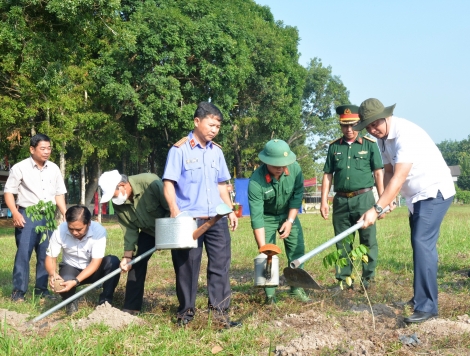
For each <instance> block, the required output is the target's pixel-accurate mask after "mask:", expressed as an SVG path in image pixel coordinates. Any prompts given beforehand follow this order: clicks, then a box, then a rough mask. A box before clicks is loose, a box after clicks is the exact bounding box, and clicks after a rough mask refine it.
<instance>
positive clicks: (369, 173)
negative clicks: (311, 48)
mask: <svg viewBox="0 0 470 356" xmlns="http://www.w3.org/2000/svg"><path fill="white" fill-rule="evenodd" d="M358 110H359V107H358V106H356V105H342V106H339V107H337V108H336V113H337V114H338V115H339V117H340V119H339V123H340V125H341V131H342V132H343V137H341V138H338V139H337V140H335V141H333V142H331V144H330V147H329V149H328V156H327V158H326V162H325V166H324V168H323V172H324V175H323V182H322V189H321V207H320V212H321V215H322V217H323V218H324V219H328V215H329V205H328V193H329V191H330V189H331V184H332V182H333V174H334V190H335V192H336V195H335V197H334V199H333V227H334V230H335V235H338V234H340V233H342V232H343V231H345V230H347V229H348V228H350V227H351V226H353V225H355V224H356V223H357V221H358V220H359V218H360V217H361V216H362V214H364V213H365V212H366V211H367V210H369V209H370V208H371V207H372V206H373V205H374V204H375V197H374V193H373V190H372V188H373V186H374V181H375V186H376V188H377V193H378V195H379V196H380V195H381V194H382V192H383V170H382V168H383V164H382V158H381V155H380V152H379V149H378V146H377V143H376V142H375V139H372V138H370V137H366V136H362V135H360V134H359V133H358V132H357V131H354V130H353V128H352V127H353V126H354V125H355V124H356V123H357V122H358V121H359V114H358ZM359 238H360V243H361V244H363V245H365V246H367V247H368V249H369V252H368V253H367V256H368V263H363V265H362V282H363V284H364V287H365V288H369V286H370V280H371V279H372V278H373V277H374V275H375V268H376V266H377V256H378V245H377V238H376V227H375V224H374V225H371V226H370V227H369V228H367V229H365V230H362V229H361V230H359ZM336 248H337V249H338V250H341V252H342V257H345V258H347V254H348V253H349V252H350V251H351V249H352V243H351V244H349V243H346V242H345V240H343V241H340V242H338V243H337V244H336ZM351 274H352V265H351V261H349V259H348V265H347V266H346V267H343V268H341V269H340V270H339V271H338V270H337V272H336V279H337V280H339V281H345V280H346V278H347V277H351ZM352 287H353V286H351V287H349V288H352Z"/></svg>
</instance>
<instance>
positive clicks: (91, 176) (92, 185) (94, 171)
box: [85, 159, 100, 204]
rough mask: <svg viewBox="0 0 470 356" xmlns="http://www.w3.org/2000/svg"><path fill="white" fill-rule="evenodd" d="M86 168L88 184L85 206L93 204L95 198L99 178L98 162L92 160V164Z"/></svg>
mask: <svg viewBox="0 0 470 356" xmlns="http://www.w3.org/2000/svg"><path fill="white" fill-rule="evenodd" d="M89 161H90V160H89ZM87 168H88V169H87V172H88V182H87V187H86V191H85V201H86V203H87V204H92V203H94V201H93V198H94V197H95V192H96V189H97V188H98V179H99V177H100V176H99V174H98V161H97V160H94V159H93V161H92V163H90V164H88V167H87Z"/></svg>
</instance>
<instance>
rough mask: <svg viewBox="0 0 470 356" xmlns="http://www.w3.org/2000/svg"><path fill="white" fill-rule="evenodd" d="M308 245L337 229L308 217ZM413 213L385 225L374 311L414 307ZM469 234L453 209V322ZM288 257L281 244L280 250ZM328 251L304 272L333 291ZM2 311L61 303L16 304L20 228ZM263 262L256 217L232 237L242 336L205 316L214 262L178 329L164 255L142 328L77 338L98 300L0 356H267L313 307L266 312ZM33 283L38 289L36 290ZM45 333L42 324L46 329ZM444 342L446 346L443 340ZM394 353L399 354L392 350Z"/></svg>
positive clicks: (463, 285)
mask: <svg viewBox="0 0 470 356" xmlns="http://www.w3.org/2000/svg"><path fill="white" fill-rule="evenodd" d="M300 220H301V222H302V225H303V229H304V236H305V238H306V252H308V251H310V250H312V249H313V248H315V247H317V246H319V245H320V244H322V243H323V242H325V241H327V240H328V239H330V238H332V237H333V235H334V234H333V228H332V224H331V221H325V220H323V219H322V218H321V217H320V216H319V215H317V214H303V215H300ZM407 222H408V219H407V210H406V208H399V209H397V210H395V211H394V212H393V213H392V214H388V215H387V218H386V219H384V220H381V221H380V222H379V225H378V238H379V256H380V260H379V264H378V268H377V277H376V281H377V283H376V284H377V287H378V288H377V290H376V291H375V292H374V293H373V294H372V295H371V299H372V302H373V303H390V302H392V301H397V300H407V299H409V298H410V297H411V295H412V280H413V265H412V254H411V246H410V241H409V229H408V225H407ZM105 226H106V227H107V229H108V233H109V240H108V249H107V251H108V253H112V254H115V255H117V256H119V257H120V256H122V232H121V229H120V228H119V227H118V226H117V225H116V224H105ZM469 231H470V206H461V205H456V206H452V207H451V209H450V211H449V213H448V214H447V216H446V219H445V221H444V223H443V225H442V229H441V237H440V239H439V244H438V249H439V261H440V262H439V264H440V265H439V276H438V278H439V286H440V301H441V304H440V315H441V316H443V317H449V318H452V317H455V316H457V315H462V314H465V313H469V312H470V308H469V303H468V301H467V299H468V291H469V286H470V284H469V282H468V279H467V278H466V277H464V276H461V275H459V274H456V273H455V272H457V271H459V270H463V269H468V268H469V267H470V266H469V264H470V248H469V247H468V237H467V234H468V232H469ZM278 245H280V246H281V248H282V250H283V251H284V247H283V245H282V243H279V242H278ZM332 248H334V247H330V248H329V249H327V250H326V251H324V252H322V253H320V254H319V255H318V256H315V257H313V258H312V259H310V260H309V261H307V262H306V263H305V269H306V270H307V271H308V272H309V273H310V274H312V276H314V278H315V280H316V281H317V282H319V283H320V284H321V285H323V286H325V287H331V286H333V285H334V284H335V279H334V269H333V268H329V269H325V268H324V267H323V265H322V258H323V256H324V255H326V254H327V253H329V252H331V251H332ZM0 249H1V251H2V253H1V254H0V266H1V268H0V308H3V309H8V310H10V311H16V312H19V313H27V314H29V315H30V316H31V318H33V317H35V316H37V315H39V314H41V313H43V312H45V311H46V310H48V309H49V308H51V307H52V306H53V305H54V302H49V301H47V302H44V301H39V300H33V299H31V295H30V293H28V295H27V297H28V298H27V301H26V302H25V303H19V304H15V303H12V302H11V301H10V299H9V297H10V294H11V288H12V287H11V273H12V266H13V260H14V256H15V251H16V246H15V241H14V233H13V229H5V228H0ZM257 255H258V251H257V248H256V243H255V242H254V238H253V234H252V231H251V228H250V221H249V218H246V217H245V218H242V219H240V227H239V229H238V230H237V231H236V232H234V233H232V265H231V285H232V291H233V295H232V303H231V305H232V308H231V314H232V318H233V319H235V320H238V319H241V320H242V321H243V327H242V328H239V329H231V330H225V331H220V330H217V329H215V328H214V327H212V325H211V320H210V317H209V316H208V314H207V313H206V311H205V309H206V306H207V295H206V277H205V275H206V273H205V268H206V263H207V260H206V258H205V257H204V258H203V264H202V268H201V273H200V288H199V291H198V297H197V300H196V306H197V308H198V313H197V315H196V319H195V320H194V322H193V323H192V326H191V328H188V329H178V328H176V327H175V325H174V321H175V312H176V307H177V299H176V294H175V290H174V272H173V266H172V263H171V255H170V251H159V252H157V253H155V254H154V256H153V257H152V259H151V260H150V263H149V271H148V276H147V281H146V293H145V297H144V310H143V313H142V315H141V318H142V319H144V321H145V322H146V323H145V325H143V326H137V325H131V326H129V327H126V328H124V329H122V330H118V331H116V330H114V329H110V328H108V327H106V326H103V325H95V326H92V327H90V328H88V329H86V330H75V329H73V328H72V324H71V321H72V320H77V319H79V318H83V317H86V316H87V315H88V314H90V313H91V312H92V311H93V309H94V307H95V306H96V302H97V300H98V293H99V292H98V291H92V292H90V293H88V294H87V295H86V296H85V297H84V298H82V300H81V301H80V311H79V313H77V314H75V315H74V316H72V317H67V316H65V314H64V311H63V310H59V311H58V312H56V313H54V314H53V315H51V316H49V317H48V318H46V319H45V321H57V320H61V322H60V323H58V325H57V326H56V327H55V328H53V329H52V330H51V329H50V328H44V329H40V328H36V329H35V330H34V331H31V332H26V333H24V332H19V331H17V330H16V329H14V328H13V327H10V326H5V325H4V321H3V320H1V321H0V325H2V327H1V329H0V331H1V332H0V355H56V354H58V353H62V354H65V355H156V354H158V355H187V354H195V353H197V354H201V355H210V354H211V350H212V348H213V347H214V346H216V345H220V346H221V347H222V348H223V351H222V352H220V353H219V355H267V354H268V350H269V348H270V345H272V347H274V346H275V345H277V344H281V343H283V342H286V341H288V340H289V339H291V338H293V337H296V336H298V335H296V334H295V333H296V331H295V330H290V329H279V328H275V327H273V326H272V324H271V320H273V319H276V318H280V317H282V316H284V315H286V314H290V313H301V312H303V311H305V310H306V307H305V306H303V305H301V304H300V303H296V302H292V300H291V299H290V298H289V297H288V295H287V291H288V287H287V286H282V287H279V289H278V296H279V300H280V301H279V303H278V304H277V305H276V307H275V308H270V307H265V306H262V302H263V301H264V295H263V291H262V289H259V288H255V287H254V286H253V259H254V258H255V257H256V256H257ZM279 257H280V267H281V274H282V269H283V268H284V267H286V264H287V261H286V259H285V254H284V252H283V253H282V254H281V255H280V256H279ZM34 264H35V259H34V257H33V258H32V261H31V271H32V273H31V277H33V278H34ZM33 278H31V280H30V290H31V289H32V286H33V283H34V282H33ZM124 288H125V276H123V277H122V278H121V281H120V283H119V286H118V288H117V291H116V295H115V307H117V308H121V307H122V303H123V297H124ZM309 292H310V293H311V294H312V296H313V298H314V299H318V300H322V303H321V307H320V304H319V303H316V304H314V305H313V306H309V307H308V308H310V309H315V308H322V309H321V310H322V312H325V313H330V314H335V315H342V314H344V313H347V312H348V308H347V306H343V305H342V303H341V301H340V300H338V299H337V298H334V297H331V295H330V294H329V293H328V292H313V291H309ZM352 302H354V303H364V302H366V301H365V298H364V296H362V295H360V294H357V295H355V296H354V297H353V299H352ZM38 324H42V321H40V322H39V323H38ZM441 343H445V342H444V341H441ZM390 347H391V348H392V349H393V348H396V345H395V346H394V345H392V344H390Z"/></svg>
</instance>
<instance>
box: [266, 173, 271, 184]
mask: <svg viewBox="0 0 470 356" xmlns="http://www.w3.org/2000/svg"><path fill="white" fill-rule="evenodd" d="M264 178H265V179H266V182H267V183H271V181H272V178H271V175H270V174H269V173H267V174H266V175H265V176H264Z"/></svg>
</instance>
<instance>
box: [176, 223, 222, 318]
mask: <svg viewBox="0 0 470 356" xmlns="http://www.w3.org/2000/svg"><path fill="white" fill-rule="evenodd" d="M203 223H204V221H199V220H198V227H199V226H201V225H202V224H203ZM203 244H204V245H205V248H206V253H207V258H208V263H207V290H208V293H209V301H208V304H209V308H211V309H214V310H215V311H217V312H221V313H224V312H226V310H227V309H228V307H229V306H230V295H231V291H230V281H229V268H230V259H231V249H230V233H229V231H228V224H227V218H226V217H224V218H222V219H220V220H219V221H218V222H216V223H215V225H214V226H213V227H211V228H210V229H209V230H207V232H206V233H205V234H203V235H202V236H201V237H200V238H199V239H198V247H197V248H192V249H180V250H171V257H172V260H173V267H174V269H175V273H176V296H177V297H178V301H179V306H178V311H177V313H178V317H180V318H185V319H188V320H191V319H192V318H193V317H194V314H195V305H196V294H197V288H198V279H199V270H200V268H201V258H202V246H203Z"/></svg>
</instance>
